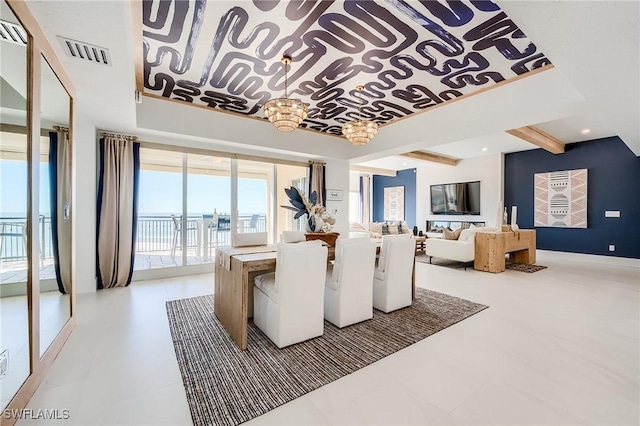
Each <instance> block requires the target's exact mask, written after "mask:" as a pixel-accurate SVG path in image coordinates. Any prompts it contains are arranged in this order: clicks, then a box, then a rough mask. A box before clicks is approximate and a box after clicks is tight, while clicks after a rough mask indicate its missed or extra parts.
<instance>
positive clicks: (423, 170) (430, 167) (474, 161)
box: [416, 154, 503, 230]
mask: <svg viewBox="0 0 640 426" xmlns="http://www.w3.org/2000/svg"><path fill="white" fill-rule="evenodd" d="M502 158H503V156H502V154H496V155H488V156H485V157H478V158H471V159H467V160H462V161H460V162H459V163H458V165H457V166H455V167H453V166H446V165H444V164H437V163H432V164H425V165H424V166H422V167H418V168H417V176H416V196H417V198H416V220H417V222H418V228H419V229H420V230H424V228H425V226H426V224H425V222H426V221H427V220H456V221H459V220H464V221H473V222H486V225H487V226H495V223H496V210H497V207H498V202H499V201H500V200H502V194H503V190H502V176H503V160H502ZM477 180H479V181H480V191H481V193H482V196H481V199H480V216H457V215H433V214H431V194H430V187H431V185H436V184H441V183H455V182H470V181H477Z"/></svg>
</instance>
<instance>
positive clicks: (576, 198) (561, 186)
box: [534, 169, 587, 228]
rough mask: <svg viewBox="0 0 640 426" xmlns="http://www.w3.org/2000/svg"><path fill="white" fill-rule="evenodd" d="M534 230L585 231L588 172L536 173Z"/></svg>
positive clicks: (585, 170) (584, 170)
mask: <svg viewBox="0 0 640 426" xmlns="http://www.w3.org/2000/svg"><path fill="white" fill-rule="evenodd" d="M534 185H535V195H534V196H535V214H534V226H551V227H558V228H586V227H587V169H580V170H565V171H561V172H551V173H536V174H535V176H534Z"/></svg>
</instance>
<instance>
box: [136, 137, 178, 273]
mask: <svg viewBox="0 0 640 426" xmlns="http://www.w3.org/2000/svg"><path fill="white" fill-rule="evenodd" d="M182 163H183V154H182V153H181V152H174V151H164V150H159V149H146V148H142V149H140V188H139V193H138V224H137V234H136V256H135V262H134V270H135V271H139V270H145V269H156V268H169V267H175V266H182V265H183V256H182V254H183V247H184V244H183V241H182V204H183V203H182V198H183V191H182V186H183V185H182ZM188 233H189V231H187V234H188Z"/></svg>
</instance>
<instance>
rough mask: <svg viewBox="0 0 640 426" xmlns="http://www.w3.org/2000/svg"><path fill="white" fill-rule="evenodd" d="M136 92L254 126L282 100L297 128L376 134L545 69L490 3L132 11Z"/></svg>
mask: <svg viewBox="0 0 640 426" xmlns="http://www.w3.org/2000/svg"><path fill="white" fill-rule="evenodd" d="M143 43H144V78H143V80H144V92H145V93H147V94H151V95H156V96H161V97H164V98H170V99H176V100H181V101H185V102H190V103H193V104H196V105H200V106H206V107H211V108H214V109H220V110H224V111H227V112H233V113H238V114H243V115H246V116H254V117H257V118H264V113H263V111H262V106H263V105H264V104H265V102H267V101H268V100H269V99H271V98H276V97H281V96H282V95H283V91H284V71H283V65H282V64H281V63H280V58H281V57H282V56H283V54H287V55H289V56H291V57H292V59H293V62H292V64H291V65H290V68H289V97H291V98H299V99H301V100H302V101H304V102H305V103H307V104H308V105H309V115H308V117H307V119H306V120H305V121H304V122H303V123H302V125H301V127H307V128H309V129H314V130H318V131H322V132H326V133H329V134H336V135H340V134H341V129H342V124H343V123H344V122H346V121H351V120H353V119H356V118H357V117H358V112H357V107H358V103H359V102H360V100H359V98H358V92H357V90H356V89H355V88H356V86H357V85H359V84H362V85H364V86H365V90H364V91H363V92H362V103H363V107H362V115H363V118H365V119H368V120H374V121H376V122H377V123H378V124H380V125H383V124H385V123H388V122H390V121H392V120H394V119H397V118H400V117H404V116H408V115H411V114H413V113H416V112H419V111H422V110H424V109H426V108H429V107H432V106H434V105H438V104H441V103H443V102H446V101H448V100H451V99H454V98H456V97H459V96H463V95H466V94H470V93H473V92H475V91H477V90H480V89H484V88H486V87H489V86H491V85H494V84H496V83H499V82H501V81H503V80H508V79H511V78H514V77H516V76H518V75H521V74H525V73H527V72H529V71H531V70H534V69H536V68H540V67H544V66H545V65H549V64H550V61H549V60H548V59H547V58H546V57H545V55H544V54H543V53H542V52H540V51H539V50H538V49H537V48H536V46H535V45H534V44H533V43H532V42H531V40H529V39H528V38H527V37H526V35H525V34H524V33H523V32H522V31H521V30H520V29H519V28H518V26H517V25H516V24H515V23H514V22H513V21H512V20H511V19H509V17H508V16H507V15H506V14H505V13H504V12H503V11H502V10H501V9H500V8H499V7H498V6H497V5H496V4H495V3H493V2H490V1H481V0H475V1H474V0H469V1H460V0H449V1H403V0H387V1H371V0H364V1H277V0H269V1H264V0H263V1H259V0H254V1H235V2H234V1H218V0H216V1H209V2H207V1H206V0H189V1H185V0H145V1H144V2H143Z"/></svg>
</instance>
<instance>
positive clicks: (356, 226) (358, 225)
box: [349, 222, 366, 231]
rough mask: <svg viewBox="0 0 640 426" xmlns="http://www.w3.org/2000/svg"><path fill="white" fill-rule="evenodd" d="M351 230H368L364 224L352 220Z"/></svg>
mask: <svg viewBox="0 0 640 426" xmlns="http://www.w3.org/2000/svg"><path fill="white" fill-rule="evenodd" d="M349 230H351V231H366V229H365V227H364V225H362V224H361V223H360V222H350V223H349Z"/></svg>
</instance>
